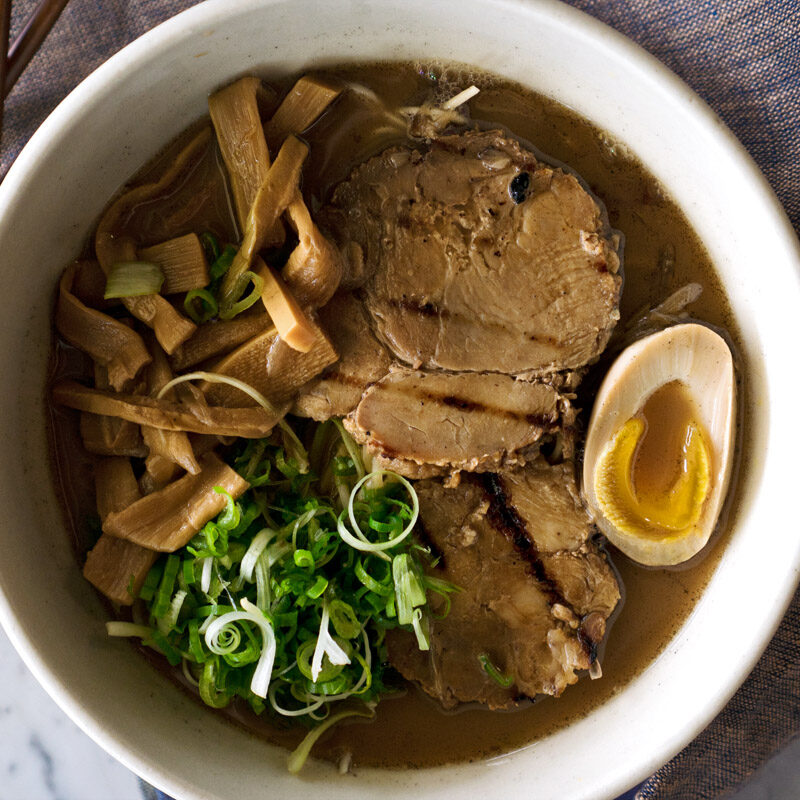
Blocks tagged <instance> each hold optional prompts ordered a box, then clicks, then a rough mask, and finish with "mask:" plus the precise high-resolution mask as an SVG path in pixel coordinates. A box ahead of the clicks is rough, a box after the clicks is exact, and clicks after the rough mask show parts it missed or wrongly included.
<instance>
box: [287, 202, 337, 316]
mask: <svg viewBox="0 0 800 800" xmlns="http://www.w3.org/2000/svg"><path fill="white" fill-rule="evenodd" d="M286 215H287V216H288V217H289V223H290V225H291V226H292V227H293V228H294V230H295V232H296V233H297V238H298V240H299V241H298V244H297V247H295V249H294V250H292V253H291V255H290V256H289V260H288V261H287V262H286V266H285V267H284V268H283V272H282V275H283V278H284V280H285V281H286V284H287V286H288V287H289V288H290V289H291V290H292V292H293V293H294V295H295V297H296V298H297V300H298V302H300V303H301V304H303V305H305V306H309V305H310V306H312V307H313V308H319V307H321V306H324V305H325V304H326V303H327V302H328V301H329V300H330V299H331V297H333V294H334V292H335V291H336V290H337V289H338V288H339V283H340V282H341V280H342V273H343V272H344V264H343V262H342V256H341V253H339V250H338V248H337V247H336V246H335V245H334V244H333V243H332V242H330V241H328V239H326V238H325V237H324V236H323V235H322V233H321V232H320V230H319V228H318V227H317V226H316V225H315V224H314V221H313V220H312V219H311V214H310V213H309V211H308V208H306V204H305V203H304V202H303V197H302V195H301V194H300V192H297V194H296V195H295V197H294V199H293V200H292V202H291V203H290V204H289V207H288V208H287V209H286Z"/></svg>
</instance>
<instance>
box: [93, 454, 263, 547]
mask: <svg viewBox="0 0 800 800" xmlns="http://www.w3.org/2000/svg"><path fill="white" fill-rule="evenodd" d="M201 466H202V470H201V471H200V473H199V474H198V475H184V477H182V478H180V479H179V480H177V481H175V482H174V483H171V484H170V485H169V486H167V487H165V488H164V489H161V490H160V491H157V492H153V494H149V495H147V496H146V497H143V498H142V499H141V500H138V501H137V502H135V503H133V504H132V505H130V506H128V507H127V508H126V509H124V510H122V511H119V512H112V513H111V514H109V515H108V516H107V517H106V519H105V521H104V522H103V531H104V533H108V534H110V535H111V536H116V537H118V538H121V539H127V540H128V541H130V542H134V543H136V544H138V545H141V546H142V547H148V548H151V549H153V550H159V551H161V552H166V553H173V552H175V550H178V549H180V548H181V547H183V546H184V545H185V544H186V543H187V542H188V541H189V540H190V539H191V538H192V537H193V536H194V535H195V534H196V533H197V532H198V531H199V530H200V528H202V527H203V525H205V524H206V522H208V521H209V520H210V519H213V518H214V517H216V516H217V514H219V513H220V511H222V509H223V508H225V506H226V504H227V498H226V495H225V492H227V493H228V494H229V495H230V496H231V497H232V498H233V499H234V500H235V499H236V498H237V497H239V496H240V495H241V494H242V493H243V492H244V491H245V489H247V488H248V487H249V485H250V484H248V483H247V481H245V480H244V479H243V478H242V477H240V476H239V475H238V474H237V473H236V472H234V470H232V469H231V468H230V467H229V466H228V465H227V464H224V463H223V462H222V461H220V460H219V458H217V456H215V455H214V454H213V453H208V454H207V455H205V456H204V457H203V459H202V461H201ZM217 487H221V488H222V489H224V490H225V492H219V491H217V490H216V489H217Z"/></svg>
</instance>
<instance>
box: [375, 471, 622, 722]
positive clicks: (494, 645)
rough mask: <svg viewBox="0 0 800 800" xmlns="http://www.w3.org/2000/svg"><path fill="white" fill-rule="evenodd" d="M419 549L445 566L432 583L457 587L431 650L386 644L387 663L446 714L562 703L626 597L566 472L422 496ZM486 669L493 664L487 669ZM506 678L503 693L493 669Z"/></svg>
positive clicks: (517, 474)
mask: <svg viewBox="0 0 800 800" xmlns="http://www.w3.org/2000/svg"><path fill="white" fill-rule="evenodd" d="M416 489H417V493H418V495H419V500H420V523H418V529H417V530H418V531H421V537H420V538H422V539H427V540H428V544H429V545H430V547H431V549H432V550H433V551H434V553H438V554H439V555H440V556H441V558H440V561H439V563H438V565H437V566H436V567H434V568H432V569H431V572H432V574H434V575H436V576H437V577H440V578H444V579H446V580H449V581H451V582H453V583H454V584H456V585H457V586H459V587H461V589H462V591H460V592H458V593H454V594H452V595H451V608H450V612H449V614H447V616H445V617H444V618H443V619H434V620H432V627H431V647H430V651H429V652H423V651H421V650H419V649H418V648H417V647H416V641H415V638H414V636H413V634H408V633H406V632H404V631H399V630H395V631H392V632H390V634H389V635H388V636H387V644H388V648H389V659H390V661H391V663H392V664H393V665H394V666H395V667H396V668H397V669H398V670H399V671H400V673H401V674H402V675H403V676H404V677H406V678H407V679H409V680H413V681H416V682H417V683H419V684H420V686H421V687H422V688H423V689H424V690H425V691H426V692H427V693H428V694H430V695H431V696H433V697H434V698H436V699H437V700H439V701H440V702H441V704H442V705H443V706H444V707H445V708H453V707H454V706H456V705H458V704H459V703H467V702H475V701H478V702H481V703H485V704H487V705H488V706H489V707H490V708H493V709H498V708H511V707H513V706H515V705H516V704H518V703H519V702H520V700H521V699H523V698H526V697H535V696H536V695H538V694H548V695H553V696H556V697H557V696H559V695H560V694H561V693H562V692H563V691H564V689H565V688H566V687H567V686H569V685H570V684H573V683H575V682H576V681H577V680H578V672H579V671H580V670H585V669H588V668H589V667H590V666H591V664H592V662H593V660H594V659H595V657H596V650H597V647H598V645H599V644H600V642H601V641H602V639H603V637H604V635H605V630H606V621H607V620H608V618H609V616H610V615H611V613H612V612H613V610H614V608H615V607H616V605H617V602H618V600H619V597H620V593H619V585H618V583H617V580H616V577H615V575H614V573H613V571H612V569H611V567H610V566H609V564H608V562H607V560H606V558H605V555H604V554H603V553H602V552H601V551H600V550H599V549H598V547H597V546H596V545H595V544H594V542H593V541H592V538H591V537H592V534H593V533H594V528H593V526H592V524H591V520H590V518H589V516H588V514H587V513H586V511H585V509H584V508H583V505H582V504H581V502H580V499H579V497H578V492H577V489H576V487H575V479H574V468H573V465H572V464H571V463H569V462H565V463H564V464H561V465H556V466H549V465H546V464H543V463H540V462H537V463H535V464H530V465H528V466H526V467H525V468H523V469H520V470H516V471H514V472H510V473H506V474H504V475H495V474H485V475H479V476H470V477H469V478H467V479H465V480H464V481H462V483H461V484H460V485H458V486H457V487H454V488H446V487H445V486H444V485H443V484H442V483H441V482H440V481H438V480H426V481H421V482H419V483H418V484H417V485H416ZM487 660H488V661H487ZM486 663H489V664H491V665H492V667H494V669H495V670H497V671H498V673H499V677H500V678H501V680H502V679H503V678H507V679H508V680H509V681H510V685H508V686H502V685H501V684H500V683H498V682H497V681H496V680H493V679H492V678H491V677H490V676H489V675H488V674H487V671H486V669H485V666H484V665H485V664H486Z"/></svg>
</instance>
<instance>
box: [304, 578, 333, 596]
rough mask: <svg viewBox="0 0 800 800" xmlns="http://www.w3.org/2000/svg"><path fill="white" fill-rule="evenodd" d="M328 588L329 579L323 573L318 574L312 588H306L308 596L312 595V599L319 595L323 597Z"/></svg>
mask: <svg viewBox="0 0 800 800" xmlns="http://www.w3.org/2000/svg"><path fill="white" fill-rule="evenodd" d="M327 588H328V579H327V578H325V577H324V576H322V575H317V579H316V580H315V581H314V584H313V585H312V586H311V588H309V589H306V597H310V598H311V599H312V600H316V599H317V598H318V597H322V595H323V594H325V590H326V589H327Z"/></svg>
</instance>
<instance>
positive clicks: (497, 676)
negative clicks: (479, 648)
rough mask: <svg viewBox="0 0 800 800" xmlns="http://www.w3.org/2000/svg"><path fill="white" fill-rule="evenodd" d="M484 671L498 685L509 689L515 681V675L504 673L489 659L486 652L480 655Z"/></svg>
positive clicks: (479, 658) (479, 659)
mask: <svg viewBox="0 0 800 800" xmlns="http://www.w3.org/2000/svg"><path fill="white" fill-rule="evenodd" d="M478 661H480V664H481V667H482V668H483V671H484V672H485V673H486V674H487V675H488V676H489V677H490V678H491V679H492V680H493V681H494V682H495V683H496V684H497V685H498V686H502V687H503V688H504V689H508V687H509V686H511V685H512V684H513V683H514V677H513V675H505V674H504V673H502V672H501V671H500V670H499V669H498V668H497V667H496V666H495V665H494V664H493V663H492V662H491V660H490V659H489V656H488V655H486V653H481V654H480V655H479V656H478Z"/></svg>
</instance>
